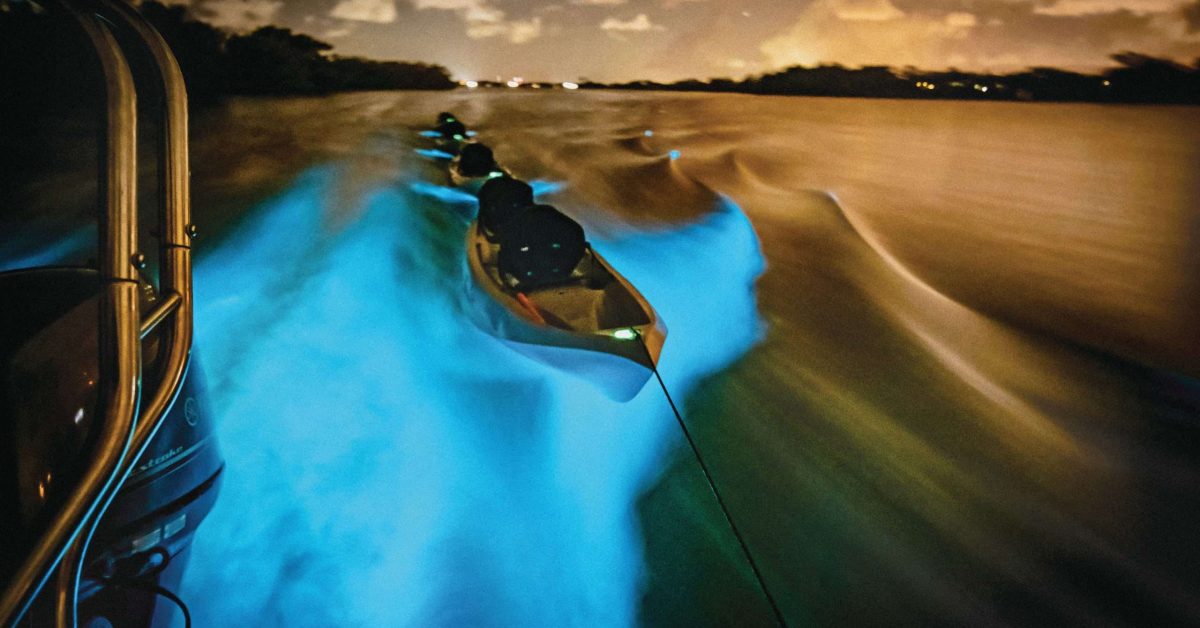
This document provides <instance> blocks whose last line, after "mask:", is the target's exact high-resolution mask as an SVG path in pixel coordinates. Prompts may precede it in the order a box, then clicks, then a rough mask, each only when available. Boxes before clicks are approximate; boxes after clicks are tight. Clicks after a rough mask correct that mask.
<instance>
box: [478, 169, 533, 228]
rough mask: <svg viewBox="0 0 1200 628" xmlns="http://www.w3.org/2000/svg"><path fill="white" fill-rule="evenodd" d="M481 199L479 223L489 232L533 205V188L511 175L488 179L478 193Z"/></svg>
mask: <svg viewBox="0 0 1200 628" xmlns="http://www.w3.org/2000/svg"><path fill="white" fill-rule="evenodd" d="M476 197H477V198H478V199H479V224H480V225H482V226H483V228H484V231H485V232H486V233H488V234H494V233H495V232H496V230H497V229H499V228H500V225H503V224H504V223H506V222H508V221H509V220H510V219H511V218H513V217H514V216H516V215H518V214H519V213H521V211H523V210H524V209H526V208H527V207H529V206H531V205H533V188H532V187H530V186H529V184H528V183H525V182H524V181H519V180H517V179H514V178H512V177H509V176H503V177H495V178H493V179H488V181H487V182H486V183H484V184H483V187H481V188H479V193H478V194H477V195H476Z"/></svg>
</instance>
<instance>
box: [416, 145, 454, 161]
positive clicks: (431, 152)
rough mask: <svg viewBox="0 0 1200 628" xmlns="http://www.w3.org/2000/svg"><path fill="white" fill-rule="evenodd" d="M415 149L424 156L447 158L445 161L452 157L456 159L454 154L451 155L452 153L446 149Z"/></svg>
mask: <svg viewBox="0 0 1200 628" xmlns="http://www.w3.org/2000/svg"><path fill="white" fill-rule="evenodd" d="M413 150H414V151H416V153H417V154H418V155H420V156H422V157H428V158H430V159H436V160H445V161H450V160H451V159H454V155H451V154H450V153H447V152H446V151H444V150H438V149H436V148H416V149H413Z"/></svg>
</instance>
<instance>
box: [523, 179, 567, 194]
mask: <svg viewBox="0 0 1200 628" xmlns="http://www.w3.org/2000/svg"><path fill="white" fill-rule="evenodd" d="M529 187H531V188H533V195H534V196H546V195H549V194H558V193H559V192H561V191H562V190H563V188H565V187H567V184H566V183H563V182H562V181H547V180H545V179H534V180H532V181H529Z"/></svg>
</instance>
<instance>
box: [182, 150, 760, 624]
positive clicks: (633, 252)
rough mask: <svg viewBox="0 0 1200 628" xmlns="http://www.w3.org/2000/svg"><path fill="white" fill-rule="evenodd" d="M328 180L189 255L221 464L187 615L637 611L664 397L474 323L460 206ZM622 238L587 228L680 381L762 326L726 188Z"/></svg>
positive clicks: (433, 620) (672, 379)
mask: <svg viewBox="0 0 1200 628" xmlns="http://www.w3.org/2000/svg"><path fill="white" fill-rule="evenodd" d="M336 176H337V175H336V171H335V170H334V169H320V170H317V171H314V172H311V173H309V174H307V175H305V176H303V177H302V178H300V179H299V180H297V182H296V183H295V185H294V186H293V187H292V188H291V189H290V190H289V191H287V192H286V193H284V194H282V195H281V196H279V197H278V198H276V199H275V200H273V201H270V202H268V203H266V204H264V205H263V206H261V207H259V208H258V209H257V210H256V212H255V214H254V217H253V219H252V220H250V221H248V222H247V223H246V224H245V225H243V226H242V228H241V231H240V232H239V233H237V234H236V235H234V236H233V237H231V238H229V239H228V240H226V241H225V242H223V243H221V244H220V246H218V248H217V249H216V250H213V251H210V252H207V253H205V254H204V255H203V256H202V257H201V258H200V259H199V261H198V264H197V268H196V297H197V302H196V322H197V324H196V351H197V353H198V354H200V355H201V356H202V358H203V362H202V364H203V367H204V370H205V372H206V374H207V375H208V378H209V383H210V388H211V395H212V404H213V407H214V409H215V416H216V417H217V419H218V432H219V436H220V438H221V445H222V449H223V452H224V455H225V458H226V461H227V465H228V466H227V471H226V476H225V482H224V486H223V488H222V493H221V496H220V499H219V500H218V502H217V505H216V508H215V510H214V511H213V512H212V514H211V515H210V516H209V518H208V519H207V520H206V521H205V522H204V524H203V526H202V527H201V529H200V531H199V533H198V536H197V540H196V546H195V551H194V555H193V559H192V563H191V566H190V568H189V571H188V574H187V576H186V581H185V587H184V596H185V598H186V599H187V600H188V602H189V604H190V605H191V606H192V610H193V614H194V615H195V617H196V622H197V625H200V626H226V625H256V626H264V625H288V626H291V625H312V626H335V625H339V626H551V625H554V626H558V625H589V626H592V625H596V626H630V625H633V624H634V623H635V622H636V620H637V605H638V601H639V597H640V587H641V582H642V579H643V570H644V568H643V564H642V553H641V552H642V541H641V538H640V534H639V530H638V523H637V518H636V514H635V510H634V504H635V501H636V499H637V498H638V496H639V495H640V494H641V492H642V491H643V490H645V489H646V487H647V486H648V484H649V483H650V482H652V481H653V480H654V478H655V477H656V476H657V474H658V473H659V472H660V469H661V467H662V465H663V464H664V454H665V453H666V452H667V451H668V450H669V449H670V448H673V447H676V446H679V445H680V442H681V441H680V440H679V439H680V437H679V435H678V433H677V431H676V429H677V428H676V427H675V425H674V423H673V420H672V419H671V416H670V414H669V412H670V411H669V408H668V406H667V404H666V402H665V401H664V400H663V398H662V397H661V394H660V392H659V391H658V390H657V388H656V387H649V386H648V387H646V388H645V389H643V391H642V393H641V394H640V395H639V396H637V397H636V398H634V399H633V400H632V401H630V402H628V403H624V404H620V403H614V402H611V401H609V400H608V399H607V398H605V397H604V396H603V395H602V394H601V393H600V392H599V391H598V390H597V389H596V388H595V387H594V386H592V385H590V384H589V383H588V382H585V381H582V380H579V379H577V378H575V377H572V376H568V375H564V374H562V373H559V372H556V371H555V370H553V369H551V368H549V367H546V366H544V365H542V364H539V363H537V362H534V361H532V360H530V359H528V358H525V357H524V356H522V355H520V354H519V353H518V352H515V351H513V350H512V349H511V348H509V347H508V346H507V345H505V344H504V343H502V342H500V341H498V340H497V339H495V338H493V337H491V336H488V335H486V334H484V333H483V332H482V331H480V330H479V329H478V328H477V327H475V326H474V325H473V324H472V323H471V322H470V321H469V317H468V316H466V315H465V312H464V311H463V308H464V307H465V299H464V298H463V291H464V289H465V283H464V282H466V281H467V279H466V276H465V268H464V265H465V264H464V259H463V251H462V242H463V236H464V234H465V229H466V226H467V220H468V218H466V217H464V216H460V215H458V214H457V213H455V212H447V211H446V209H447V208H446V207H445V206H444V205H443V204H442V203H440V202H438V201H436V200H431V199H430V198H428V197H426V196H422V195H421V194H416V193H413V191H412V190H411V189H409V188H408V187H405V186H395V185H392V186H389V187H381V188H378V189H375V190H373V191H371V192H368V193H366V194H365V195H363V196H361V197H360V198H359V199H358V200H353V201H346V200H337V199H339V198H341V197H339V196H338V195H336V194H330V193H328V191H329V187H330V186H331V184H332V183H334V182H335V179H334V177H336ZM414 187H415V186H414ZM334 202H349V203H358V204H359V205H360V206H359V207H351V208H346V207H338V208H333V207H328V206H326V204H328V203H334ZM348 209H349V210H350V211H347V210H348ZM333 215H336V216H346V215H352V216H356V218H355V219H353V220H351V221H349V222H347V221H345V220H327V219H326V217H327V216H333ZM611 233H615V234H616V235H615V237H606V238H605V239H601V240H596V239H595V238H593V243H594V245H595V246H596V248H597V250H600V251H601V252H602V253H603V255H605V256H606V258H607V259H608V260H609V261H610V262H611V263H613V264H614V265H615V266H616V267H617V268H618V269H619V270H620V271H621V272H622V273H623V274H624V275H625V276H626V277H627V278H629V279H630V280H631V281H632V282H633V283H634V284H635V285H637V286H638V288H639V290H641V291H642V293H643V294H644V295H645V296H646V297H647V298H648V299H650V301H651V302H653V303H654V305H655V306H656V308H657V309H658V311H659V313H660V314H661V315H662V317H663V318H664V320H665V321H666V322H667V324H668V326H669V327H670V335H669V337H668V339H667V343H666V346H665V347H664V350H663V357H662V360H661V362H660V369H661V371H662V373H663V376H664V378H665V379H666V381H667V382H668V385H670V386H671V387H672V389H673V392H674V393H675V394H677V395H681V396H682V395H685V394H686V393H687V391H688V390H689V389H690V388H691V387H692V386H693V385H694V384H695V382H696V381H697V380H698V378H701V377H704V376H706V375H708V374H711V373H713V372H714V371H716V370H719V369H721V368H723V367H724V366H726V365H727V364H729V362H730V361H732V360H734V359H736V358H737V357H738V356H740V355H742V354H743V353H744V352H745V351H746V350H747V349H748V348H749V347H750V346H752V345H753V344H754V342H755V341H756V340H757V338H758V336H759V333H760V322H759V319H758V314H757V310H756V303H755V295H754V291H753V282H754V280H755V278H756V277H757V276H758V275H759V274H760V273H761V271H762V268H763V260H762V257H761V255H760V253H759V249H758V244H757V238H756V235H755V234H754V231H753V229H752V227H751V226H750V223H749V221H748V220H747V219H746V218H745V216H744V215H743V214H742V213H741V211H740V210H739V209H738V208H737V207H736V206H734V205H733V204H732V203H729V202H722V203H721V204H720V205H719V206H718V207H717V208H716V209H715V210H714V211H713V212H712V213H711V214H710V215H709V216H708V217H707V218H705V219H703V220H701V221H699V222H696V223H693V224H688V225H685V226H683V227H680V228H677V229H673V230H667V231H657V232H638V231H634V230H632V229H630V228H625V230H624V231H614V232H611ZM717 249H720V250H721V251H722V254H721V255H720V256H713V255H698V254H697V252H702V251H711V250H717ZM697 286H703V289H697ZM718 327H719V328H720V329H722V330H723V333H721V334H713V333H711V330H712V329H714V328H718Z"/></svg>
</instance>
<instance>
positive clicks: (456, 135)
mask: <svg viewBox="0 0 1200 628" xmlns="http://www.w3.org/2000/svg"><path fill="white" fill-rule="evenodd" d="M462 138H463V136H462V135H459V134H458V133H455V134H454V139H456V140H459V141H462Z"/></svg>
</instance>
